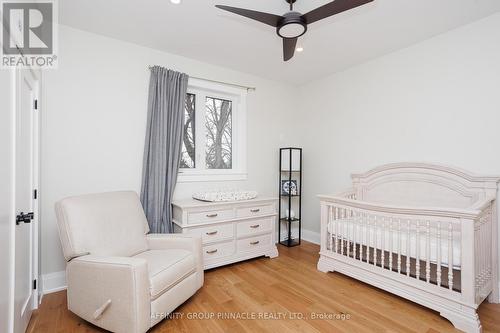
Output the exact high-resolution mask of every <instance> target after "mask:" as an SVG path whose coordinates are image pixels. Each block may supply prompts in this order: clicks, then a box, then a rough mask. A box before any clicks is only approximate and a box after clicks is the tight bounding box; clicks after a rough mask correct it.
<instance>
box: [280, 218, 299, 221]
mask: <svg viewBox="0 0 500 333" xmlns="http://www.w3.org/2000/svg"><path fill="white" fill-rule="evenodd" d="M280 221H281V222H288V218H286V217H284V218H281V219H280ZM299 221H300V219H298V218H296V217H294V218H293V219H291V220H290V222H299Z"/></svg>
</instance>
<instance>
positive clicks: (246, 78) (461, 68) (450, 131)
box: [41, 14, 500, 274]
mask: <svg viewBox="0 0 500 333" xmlns="http://www.w3.org/2000/svg"><path fill="white" fill-rule="evenodd" d="M498 40H500V14H496V15H493V16H491V17H489V18H486V19H483V20H481V21H478V22H476V23H473V24H471V25H468V26H465V27H462V28H459V29H456V30H453V31H451V32H448V33H446V34H443V35H440V36H437V37H435V38H433V39H430V40H427V41H425V42H423V43H420V44H417V45H414V46H412V47H410V48H407V49H404V50H401V51H398V52H395V53H392V54H389V55H387V56H384V57H382V58H379V59H376V60H374V61H371V62H368V63H365V64H363V65H359V66H356V67H353V68H351V69H349V70H346V71H344V72H341V73H337V74H335V75H333V76H330V77H328V78H325V79H322V80H319V81H315V82H312V83H310V84H308V85H305V86H302V87H300V88H294V87H291V86H287V85H285V84H281V83H276V82H272V81H268V80H264V79H260V78H257V77H255V76H252V75H248V74H244V73H239V72H235V71H231V70H227V69H224V68H220V67H216V66H211V65H208V64H203V63H200V62H197V61H194V60H190V59H187V58H183V57H180V56H176V55H172V54H167V53H163V52H159V51H155V50H152V49H148V48H144V47H139V46H136V45H133V44H129V43H125V42H121V41H118V40H113V39H109V38H105V37H102V36H99V35H94V34H90V33H86V32H82V31H78V30H74V29H71V28H67V27H62V28H61V31H60V53H61V56H60V67H59V69H58V70H55V71H51V72H47V73H46V76H45V82H44V83H45V98H46V100H45V104H44V105H43V107H44V109H43V110H44V111H43V113H44V114H43V117H42V118H43V124H42V128H43V138H42V140H43V141H42V187H43V193H42V196H41V198H42V223H43V226H42V258H43V259H42V260H43V263H42V270H43V273H44V274H47V273H51V272H57V271H61V270H63V269H64V260H63V258H62V255H61V250H60V245H59V238H58V235H57V230H56V225H55V217H54V213H53V205H54V202H55V201H56V200H58V199H61V198H63V197H65V196H68V195H73V194H80V193H88V192H99V191H107V190H117V189H134V190H137V191H138V190H139V188H140V173H141V167H142V166H141V164H142V150H143V140H144V129H145V112H146V104H147V84H148V77H149V73H148V71H147V69H146V67H147V66H148V65H151V64H159V65H164V66H167V67H170V68H173V69H177V70H180V71H185V72H187V73H188V74H190V75H193V76H201V77H207V78H212V79H218V80H225V81H231V82H236V83H240V84H246V85H251V86H257V91H256V92H254V93H250V95H249V97H248V172H249V179H248V181H247V182H241V183H238V185H239V186H240V187H242V188H245V187H248V188H254V189H256V190H258V191H259V192H261V193H262V194H273V195H276V194H277V191H276V187H277V172H276V169H277V157H278V156H277V148H278V147H279V146H287V145H299V146H303V148H304V193H303V194H304V200H303V217H304V218H303V223H304V224H303V228H304V231H305V233H306V234H308V235H309V237H310V238H311V237H314V236H315V235H314V232H319V202H318V200H317V199H316V197H315V196H316V195H317V194H320V193H335V192H338V191H340V190H341V189H343V188H345V187H348V186H349V185H350V178H349V176H350V173H351V172H359V171H361V172H362V171H365V170H368V169H370V168H372V167H374V166H377V165H380V164H384V163H389V162H396V161H428V162H436V163H444V164H451V165H456V166H459V167H462V168H465V169H469V170H470V171H474V172H477V173H492V174H500V153H497V151H496V150H498V145H499V143H500V131H499V130H498V123H499V121H500V94H499V93H498V89H499V88H498V87H500V84H499V83H500V82H499V81H500V62H499V61H498V59H500V43H498ZM291 133H293V134H291ZM213 186H216V184H210V183H183V184H179V185H178V188H177V191H176V197H178V198H180V197H188V196H189V195H190V194H191V193H192V192H193V191H194V190H198V189H200V188H210V187H213ZM311 231H312V232H311Z"/></svg>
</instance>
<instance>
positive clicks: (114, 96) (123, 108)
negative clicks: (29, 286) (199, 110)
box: [40, 26, 296, 279]
mask: <svg viewBox="0 0 500 333" xmlns="http://www.w3.org/2000/svg"><path fill="white" fill-rule="evenodd" d="M59 33H60V35H59V38H60V39H59V49H60V56H59V69H57V70H53V71H47V72H46V73H45V76H44V89H45V91H44V94H45V102H44V104H43V109H42V113H43V115H42V128H43V134H42V170H41V172H42V179H41V181H42V192H41V193H40V194H41V202H42V273H43V274H48V273H52V272H58V271H62V270H64V269H65V262H64V259H63V257H62V253H61V249H60V243H59V237H58V234H57V229H56V222H55V214H54V209H53V207H54V203H55V202H56V201H57V200H59V199H62V198H64V197H66V196H70V195H77V194H82V193H92V192H101V191H110V190H122V189H132V190H136V191H139V190H140V179H141V169H142V153H143V145H144V135H145V126H146V106H147V93H148V84H149V71H148V69H147V66H149V65H154V64H158V65H163V66H166V67H169V68H172V69H175V70H179V71H184V72H186V73H188V74H190V75H192V76H198V77H206V78H210V79H214V80H223V81H229V82H234V83H239V84H244V85H249V86H256V87H257V91H256V92H250V93H249V95H248V115H247V117H248V129H247V131H248V181H245V182H235V183H233V184H231V185H233V186H234V187H241V188H248V189H255V190H257V191H259V192H260V193H261V194H263V195H276V194H277V184H278V181H277V177H278V173H277V169H278V147H279V146H280V145H283V144H285V141H286V137H287V134H286V131H287V127H286V126H285V124H284V120H283V119H286V117H287V115H288V113H289V112H291V110H292V109H293V107H294V103H292V98H293V96H295V95H296V94H295V93H294V89H295V88H293V87H291V86H287V85H286V84H282V83H277V82H272V81H268V80H264V79H260V78H257V77H255V76H252V75H248V74H244V73H239V72H235V71H231V70H227V69H224V68H221V67H216V66H212V65H208V64H204V63H201V62H197V61H194V60H190V59H187V58H184V57H180V56H176V55H172V54H167V53H163V52H159V51H156V50H152V49H148V48H144V47H140V46H136V45H134V44H130V43H125V42H122V41H118V40H114V39H110V38H106V37H102V36H99V35H95V34H91V33H87V32H83V31H79V30H75V29H72V28H69V27H64V26H62V27H61V29H60V32H59ZM214 186H217V184H213V183H181V184H178V187H177V190H176V197H177V198H182V197H189V196H190V195H191V194H192V192H194V191H195V190H199V189H200V188H211V187H214ZM49 276H53V275H49ZM54 278H55V279H57V278H58V276H57V275H56V276H55V277H54Z"/></svg>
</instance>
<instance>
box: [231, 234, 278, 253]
mask: <svg viewBox="0 0 500 333" xmlns="http://www.w3.org/2000/svg"><path fill="white" fill-rule="evenodd" d="M237 242H238V244H237V246H236V247H237V249H238V252H249V251H254V250H258V249H260V248H263V247H269V246H271V243H272V235H271V234H270V233H269V234H267V235H262V236H256V237H250V238H246V239H240V240H238V241H237Z"/></svg>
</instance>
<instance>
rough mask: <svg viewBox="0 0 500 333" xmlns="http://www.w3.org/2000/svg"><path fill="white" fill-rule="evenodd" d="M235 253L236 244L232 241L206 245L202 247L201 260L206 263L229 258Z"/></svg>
mask: <svg viewBox="0 0 500 333" xmlns="http://www.w3.org/2000/svg"><path fill="white" fill-rule="evenodd" d="M235 251H236V244H235V242H234V241H229V242H223V243H218V244H213V245H206V246H204V247H203V259H204V260H205V261H206V262H210V260H213V259H217V258H221V257H226V256H231V255H233V254H234V253H235Z"/></svg>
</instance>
